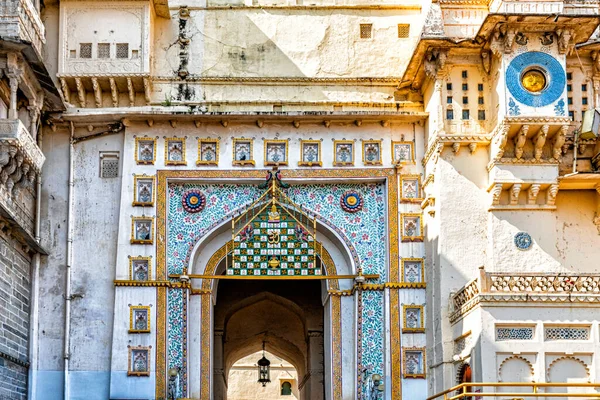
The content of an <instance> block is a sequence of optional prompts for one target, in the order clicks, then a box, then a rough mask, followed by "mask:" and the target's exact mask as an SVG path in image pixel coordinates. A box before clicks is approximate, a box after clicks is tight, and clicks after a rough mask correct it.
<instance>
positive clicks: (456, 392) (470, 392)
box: [427, 382, 600, 400]
mask: <svg viewBox="0 0 600 400" xmlns="http://www.w3.org/2000/svg"><path fill="white" fill-rule="evenodd" d="M476 388H480V389H481V392H475V391H474V390H476ZM486 388H531V391H530V392H496V391H491V392H484V391H483V390H484V389H486ZM544 388H567V389H568V388H581V389H582V390H581V391H580V392H573V393H571V392H560V393H544V391H543V390H544ZM584 388H588V389H590V388H592V389H595V390H600V383H534V382H531V383H529V382H511V383H509V382H502V383H476V382H469V383H461V384H460V385H457V386H454V387H452V388H450V389H447V390H445V391H443V392H440V393H438V394H436V395H434V396H431V397H428V398H427V400H438V399H443V400H457V399H471V400H475V399H479V398H483V397H503V398H505V399H510V400H521V399H523V400H524V399H546V398H556V397H562V398H587V399H600V392H598V393H584V390H585V389H584ZM540 389H542V392H540Z"/></svg>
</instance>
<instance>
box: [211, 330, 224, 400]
mask: <svg viewBox="0 0 600 400" xmlns="http://www.w3.org/2000/svg"><path fill="white" fill-rule="evenodd" d="M213 345H214V349H213V357H214V361H213V379H214V380H213V390H214V391H215V393H214V397H213V398H215V399H224V398H226V397H227V377H226V376H225V368H224V366H223V331H222V330H216V329H215V333H214V344H213Z"/></svg>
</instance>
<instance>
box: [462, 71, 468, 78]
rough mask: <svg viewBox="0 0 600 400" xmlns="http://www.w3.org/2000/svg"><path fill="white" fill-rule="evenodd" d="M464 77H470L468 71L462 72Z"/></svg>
mask: <svg viewBox="0 0 600 400" xmlns="http://www.w3.org/2000/svg"><path fill="white" fill-rule="evenodd" d="M462 77H463V79H467V78H468V77H469V75H468V73H467V71H463V72H462Z"/></svg>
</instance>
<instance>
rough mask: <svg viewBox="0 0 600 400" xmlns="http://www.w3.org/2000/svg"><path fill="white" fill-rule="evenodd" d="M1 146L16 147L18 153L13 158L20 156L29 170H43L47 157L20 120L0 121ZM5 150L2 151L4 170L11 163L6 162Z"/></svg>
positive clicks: (0, 165) (0, 152) (0, 159)
mask: <svg viewBox="0 0 600 400" xmlns="http://www.w3.org/2000/svg"><path fill="white" fill-rule="evenodd" d="M0 146H4V147H9V148H13V147H14V148H15V149H16V153H15V154H14V155H13V156H12V157H16V156H17V155H20V156H21V157H22V158H23V162H22V164H27V165H29V169H30V170H34V171H36V172H39V171H40V170H41V169H42V166H43V165H44V161H46V157H44V154H43V153H42V151H41V150H40V148H39V147H38V146H37V144H36V143H35V141H34V140H33V138H32V137H31V135H30V134H29V132H28V131H27V128H25V125H23V123H22V122H21V121H20V120H18V119H15V120H10V119H2V120H0ZM4 150H5V149H0V167H2V168H4V167H5V166H6V165H7V164H8V163H9V162H10V159H9V160H6V162H4V157H5V154H3V153H4ZM0 175H1V173H0Z"/></svg>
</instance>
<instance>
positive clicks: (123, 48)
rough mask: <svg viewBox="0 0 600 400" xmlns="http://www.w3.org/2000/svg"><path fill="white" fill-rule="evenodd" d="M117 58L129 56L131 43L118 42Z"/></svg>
mask: <svg viewBox="0 0 600 400" xmlns="http://www.w3.org/2000/svg"><path fill="white" fill-rule="evenodd" d="M117 58H129V43H117Z"/></svg>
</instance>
